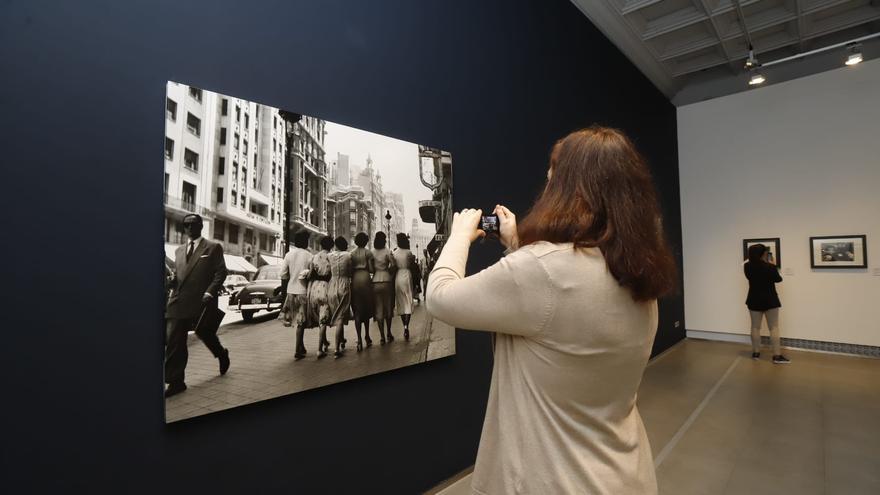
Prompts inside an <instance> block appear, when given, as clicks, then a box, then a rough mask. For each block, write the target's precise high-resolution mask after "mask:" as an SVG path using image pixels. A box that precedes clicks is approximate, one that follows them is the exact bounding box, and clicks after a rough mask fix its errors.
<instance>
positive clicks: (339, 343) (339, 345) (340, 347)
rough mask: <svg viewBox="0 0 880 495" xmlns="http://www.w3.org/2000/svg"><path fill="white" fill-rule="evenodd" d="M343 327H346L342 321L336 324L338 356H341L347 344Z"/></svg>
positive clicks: (336, 353)
mask: <svg viewBox="0 0 880 495" xmlns="http://www.w3.org/2000/svg"><path fill="white" fill-rule="evenodd" d="M343 329H344V327H343V325H342V322H339V323H337V324H336V335H335V340H336V352H335V355H336V357H341V356H342V351H343V349H344V348H345V344H344V341H345V338H344V331H343Z"/></svg>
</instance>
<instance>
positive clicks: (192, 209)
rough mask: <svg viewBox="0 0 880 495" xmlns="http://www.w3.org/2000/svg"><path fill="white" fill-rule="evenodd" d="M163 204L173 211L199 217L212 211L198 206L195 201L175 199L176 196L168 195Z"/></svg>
mask: <svg viewBox="0 0 880 495" xmlns="http://www.w3.org/2000/svg"><path fill="white" fill-rule="evenodd" d="M163 202H164V204H165V206H167V207H168V208H170V209H172V210H177V211H178V212H180V213H184V214H186V213H197V214H199V215H205V214H206V213H209V212H210V210H208V209H207V208H205V207H204V206H199V205H197V204H196V203H195V202H194V201H191V200H189V199H181V198H175V197H174V196H169V195H167V194H165V195H164V198H163Z"/></svg>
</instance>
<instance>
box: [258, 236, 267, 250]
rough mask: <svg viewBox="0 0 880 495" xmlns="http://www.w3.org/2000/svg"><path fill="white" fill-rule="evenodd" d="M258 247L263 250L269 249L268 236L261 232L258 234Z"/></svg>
mask: <svg viewBox="0 0 880 495" xmlns="http://www.w3.org/2000/svg"><path fill="white" fill-rule="evenodd" d="M260 249H261V250H263V251H265V250H266V249H269V238H268V237H267V236H266V234H263V233H261V234H260Z"/></svg>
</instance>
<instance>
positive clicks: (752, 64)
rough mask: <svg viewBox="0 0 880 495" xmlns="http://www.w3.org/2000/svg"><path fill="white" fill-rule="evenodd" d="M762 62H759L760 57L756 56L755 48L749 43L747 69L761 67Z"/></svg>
mask: <svg viewBox="0 0 880 495" xmlns="http://www.w3.org/2000/svg"><path fill="white" fill-rule="evenodd" d="M760 66H761V64H760V63H758V58H757V57H755V49H754V48H752V45H749V58H747V59H746V66H745V69H746V70H753V69H757V68H758V67H760Z"/></svg>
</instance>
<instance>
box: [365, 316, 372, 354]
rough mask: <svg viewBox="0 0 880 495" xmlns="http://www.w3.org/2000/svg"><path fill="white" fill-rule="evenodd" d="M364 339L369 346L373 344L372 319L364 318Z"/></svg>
mask: <svg viewBox="0 0 880 495" xmlns="http://www.w3.org/2000/svg"><path fill="white" fill-rule="evenodd" d="M364 340H365V341H366V342H367V347H370V346H371V345H373V339H371V338H370V319H369V318H364Z"/></svg>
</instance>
